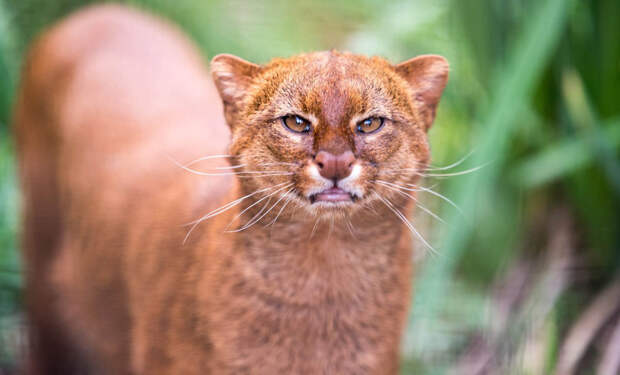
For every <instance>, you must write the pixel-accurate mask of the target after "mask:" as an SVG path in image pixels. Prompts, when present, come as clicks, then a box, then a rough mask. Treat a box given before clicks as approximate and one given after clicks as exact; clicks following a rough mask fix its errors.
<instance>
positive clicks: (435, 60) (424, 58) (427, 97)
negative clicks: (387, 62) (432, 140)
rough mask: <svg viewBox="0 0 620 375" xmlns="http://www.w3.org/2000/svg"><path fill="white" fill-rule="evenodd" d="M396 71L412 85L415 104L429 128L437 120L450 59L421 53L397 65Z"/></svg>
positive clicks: (426, 126) (426, 127) (425, 125)
mask: <svg viewBox="0 0 620 375" xmlns="http://www.w3.org/2000/svg"><path fill="white" fill-rule="evenodd" d="M395 68H396V72H397V73H398V74H399V75H400V76H402V77H403V78H404V79H405V80H406V81H407V82H408V83H409V87H411V90H412V93H413V99H414V101H415V105H416V107H417V109H418V111H419V113H420V114H421V117H422V120H423V121H424V127H425V129H426V130H428V129H429V128H430V127H431V125H432V124H433V120H435V111H436V109H437V104H439V98H441V93H442V92H443V89H444V88H445V87H446V83H447V82H448V71H449V70H450V67H449V65H448V61H447V60H446V59H445V58H443V57H442V56H439V55H421V56H417V57H414V58H412V59H409V60H407V61H405V62H402V63H400V64H398V65H396V67H395Z"/></svg>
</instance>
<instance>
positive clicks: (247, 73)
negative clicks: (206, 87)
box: [211, 54, 261, 111]
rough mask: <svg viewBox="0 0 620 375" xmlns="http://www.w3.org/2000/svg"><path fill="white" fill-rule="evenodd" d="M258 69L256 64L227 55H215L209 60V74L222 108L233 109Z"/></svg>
mask: <svg viewBox="0 0 620 375" xmlns="http://www.w3.org/2000/svg"><path fill="white" fill-rule="evenodd" d="M260 69H261V68H260V66H258V65H256V64H253V63H251V62H249V61H245V60H243V59H241V58H239V57H237V56H233V55H229V54H221V55H217V56H215V57H214V58H213V59H212V60H211V74H212V75H213V81H214V82H215V86H216V87H217V90H218V91H219V93H220V97H221V98H222V101H223V102H224V107H233V108H234V107H235V105H237V104H238V103H239V101H240V100H241V99H242V98H243V96H244V95H245V93H246V92H247V90H248V88H249V86H250V84H251V83H252V79H253V78H254V76H256V74H257V73H258V72H259V71H260ZM227 111H228V109H227Z"/></svg>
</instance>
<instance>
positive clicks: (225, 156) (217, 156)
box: [171, 155, 233, 167]
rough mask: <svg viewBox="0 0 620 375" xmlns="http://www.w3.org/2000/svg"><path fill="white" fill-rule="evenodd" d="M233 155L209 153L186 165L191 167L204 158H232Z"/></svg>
mask: <svg viewBox="0 0 620 375" xmlns="http://www.w3.org/2000/svg"><path fill="white" fill-rule="evenodd" d="M232 157H233V156H232V155H209V156H203V157H201V158H198V159H195V160H192V161H190V162H189V163H187V164H185V166H186V167H189V166H190V165H194V164H196V163H198V162H199V161H203V160H209V159H216V158H232ZM171 159H172V158H171ZM172 160H174V159H172Z"/></svg>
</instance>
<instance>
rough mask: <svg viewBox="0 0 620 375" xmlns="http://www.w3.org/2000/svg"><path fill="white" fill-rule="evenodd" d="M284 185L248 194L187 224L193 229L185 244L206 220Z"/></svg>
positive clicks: (189, 232)
mask: <svg viewBox="0 0 620 375" xmlns="http://www.w3.org/2000/svg"><path fill="white" fill-rule="evenodd" d="M284 184H285V182H283V183H280V184H277V185H275V186H271V187H267V188H264V189H260V190H257V191H255V192H253V193H250V194H247V195H245V196H243V197H241V198H238V199H235V200H234V201H232V202H229V203H226V204H225V205H223V206H221V207H219V208H216V209H215V210H212V211H211V212H209V213H208V214H206V215H204V216H202V217H201V218H199V219H197V220H194V221H192V222H189V223H187V224H185V225H191V226H192V227H191V228H190V229H189V231H188V232H187V234H186V235H185V238H184V239H183V244H185V242H187V239H188V238H189V235H190V234H191V233H192V231H193V230H194V229H195V228H196V226H198V224H200V223H201V222H203V221H204V220H207V219H210V218H212V217H214V216H217V215H219V214H221V213H222V212H225V211H228V210H229V209H231V208H232V207H234V206H236V205H238V204H239V203H241V202H242V201H243V200H244V199H246V198H249V197H251V196H254V195H256V194H259V193H262V192H264V191H269V190H271V189H274V188H276V187H278V186H282V185H284Z"/></svg>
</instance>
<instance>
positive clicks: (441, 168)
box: [424, 150, 474, 171]
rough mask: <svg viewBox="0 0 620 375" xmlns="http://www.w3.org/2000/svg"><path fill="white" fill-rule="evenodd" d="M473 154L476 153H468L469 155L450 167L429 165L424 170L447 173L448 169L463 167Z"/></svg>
mask: <svg viewBox="0 0 620 375" xmlns="http://www.w3.org/2000/svg"><path fill="white" fill-rule="evenodd" d="M473 153H474V151H473V150H472V151H470V152H468V153H467V155H465V156H463V157H462V158H460V159H459V160H458V161H456V162H454V163H452V164H450V165H446V166H443V167H434V166H432V165H429V166H428V167H427V168H424V170H427V171H445V170H447V169H452V168H454V167H456V166H459V165H461V164H462V163H463V162H464V161H465V160H467V159H469V157H470V156H472V155H473Z"/></svg>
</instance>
